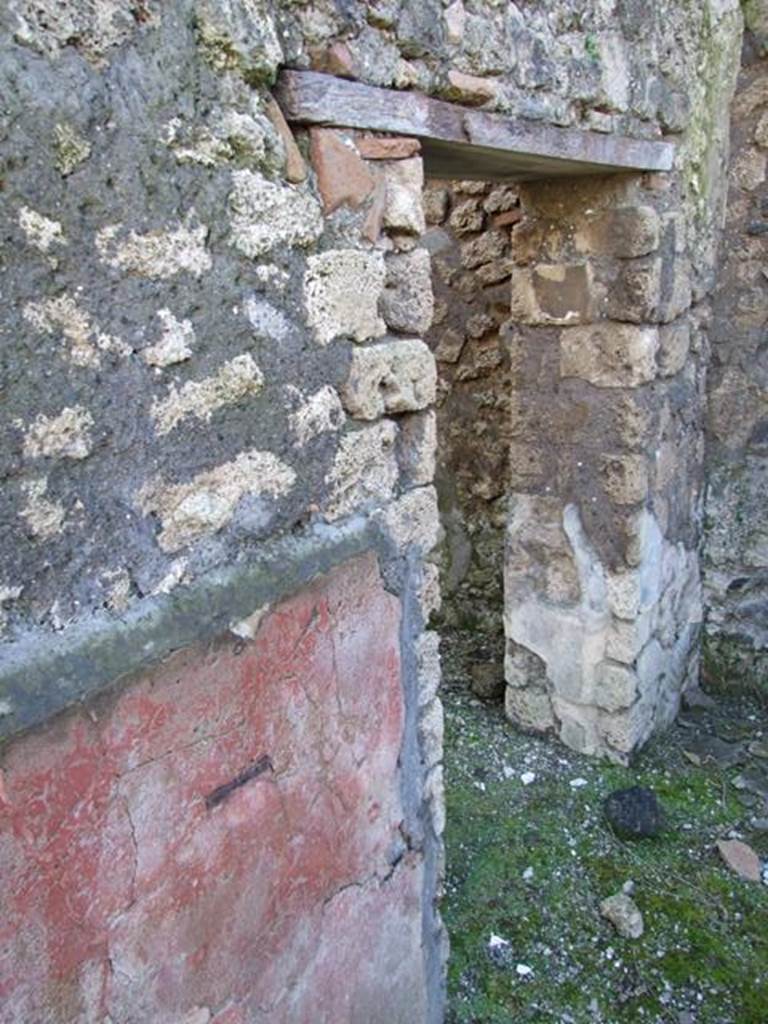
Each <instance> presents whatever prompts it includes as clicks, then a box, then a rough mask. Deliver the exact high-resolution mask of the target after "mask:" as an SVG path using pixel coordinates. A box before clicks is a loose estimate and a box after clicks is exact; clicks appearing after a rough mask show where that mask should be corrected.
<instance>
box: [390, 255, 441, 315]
mask: <svg viewBox="0 0 768 1024" xmlns="http://www.w3.org/2000/svg"><path fill="white" fill-rule="evenodd" d="M381 312H382V315H383V317H384V320H385V322H386V324H387V327H389V328H390V330H393V331H402V332H403V334H424V333H425V332H426V331H428V330H429V327H430V325H431V323H432V316H433V314H434V298H433V295H432V261H431V259H430V256H429V253H428V252H427V250H426V249H414V250H413V252H410V253H403V254H401V255H390V256H388V257H387V260H386V280H385V286H384V293H383V294H382V297H381Z"/></svg>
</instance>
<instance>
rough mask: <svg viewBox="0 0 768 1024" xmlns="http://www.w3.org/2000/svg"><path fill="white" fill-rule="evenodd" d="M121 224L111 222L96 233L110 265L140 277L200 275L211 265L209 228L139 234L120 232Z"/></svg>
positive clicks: (97, 246) (101, 254)
mask: <svg viewBox="0 0 768 1024" xmlns="http://www.w3.org/2000/svg"><path fill="white" fill-rule="evenodd" d="M121 230H122V229H121V225H109V226H108V227H105V228H102V229H101V231H99V233H98V234H97V235H96V248H97V250H98V252H99V255H100V256H101V258H102V259H103V260H104V262H105V263H108V264H109V265H110V266H111V267H115V268H116V269H118V270H125V271H127V272H128V273H131V274H138V275H139V276H140V277H155V278H166V277H173V276H174V275H176V274H179V273H182V272H186V273H188V274H192V275H193V276H194V277H200V275H201V274H204V273H205V272H206V271H207V270H210V268H211V257H210V254H209V253H208V252H207V251H206V249H205V239H206V237H207V235H208V229H207V228H206V227H205V226H203V225H198V226H196V227H187V226H186V225H182V226H180V227H176V228H172V229H170V230H166V231H153V232H148V233H147V234H138V233H137V232H135V231H130V232H129V233H128V234H127V236H123V235H122V234H121Z"/></svg>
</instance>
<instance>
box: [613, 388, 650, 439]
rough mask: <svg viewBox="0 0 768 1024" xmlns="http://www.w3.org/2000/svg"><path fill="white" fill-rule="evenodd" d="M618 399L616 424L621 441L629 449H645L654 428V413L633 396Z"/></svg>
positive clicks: (620, 396) (618, 395)
mask: <svg viewBox="0 0 768 1024" xmlns="http://www.w3.org/2000/svg"><path fill="white" fill-rule="evenodd" d="M616 397H617V399H618V401H617V402H616V405H615V407H614V408H615V423H616V429H617V430H618V437H619V441H620V442H621V443H622V444H624V445H626V446H627V448H645V447H646V446H647V445H648V443H649V438H650V432H651V430H652V427H653V413H652V412H651V411H650V410H649V409H648V408H646V406H644V405H642V404H641V403H640V402H638V401H637V400H636V398H634V397H633V396H632V395H631V394H627V395H622V394H617V395H616Z"/></svg>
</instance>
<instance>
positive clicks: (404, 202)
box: [382, 157, 426, 235]
mask: <svg viewBox="0 0 768 1024" xmlns="http://www.w3.org/2000/svg"><path fill="white" fill-rule="evenodd" d="M382 167H383V168H384V177H385V181H386V201H385V206H384V226H385V227H387V228H389V229H390V231H401V232H403V233H404V234H411V235H420V234H422V232H423V231H424V230H425V228H426V223H425V220H424V208H423V206H422V203H421V190H422V188H423V186H424V165H423V164H422V161H421V158H420V157H411V159H409V160H395V161H393V162H392V163H385V164H382Z"/></svg>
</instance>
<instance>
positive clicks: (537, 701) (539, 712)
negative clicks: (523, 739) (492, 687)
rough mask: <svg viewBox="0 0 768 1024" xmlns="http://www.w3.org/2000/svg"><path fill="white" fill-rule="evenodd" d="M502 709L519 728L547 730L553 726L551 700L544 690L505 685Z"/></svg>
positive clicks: (553, 717)
mask: <svg viewBox="0 0 768 1024" xmlns="http://www.w3.org/2000/svg"><path fill="white" fill-rule="evenodd" d="M504 710H505V713H506V715H507V718H509V719H510V721H512V722H514V723H515V725H517V726H519V727H520V728H521V729H526V730H530V731H531V732H548V731H549V730H550V729H554V728H555V716H554V712H553V710H552V701H551V700H550V698H549V695H548V694H547V693H546V691H544V690H534V689H532V688H526V689H515V688H513V687H507V690H506V694H505V696H504Z"/></svg>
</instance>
